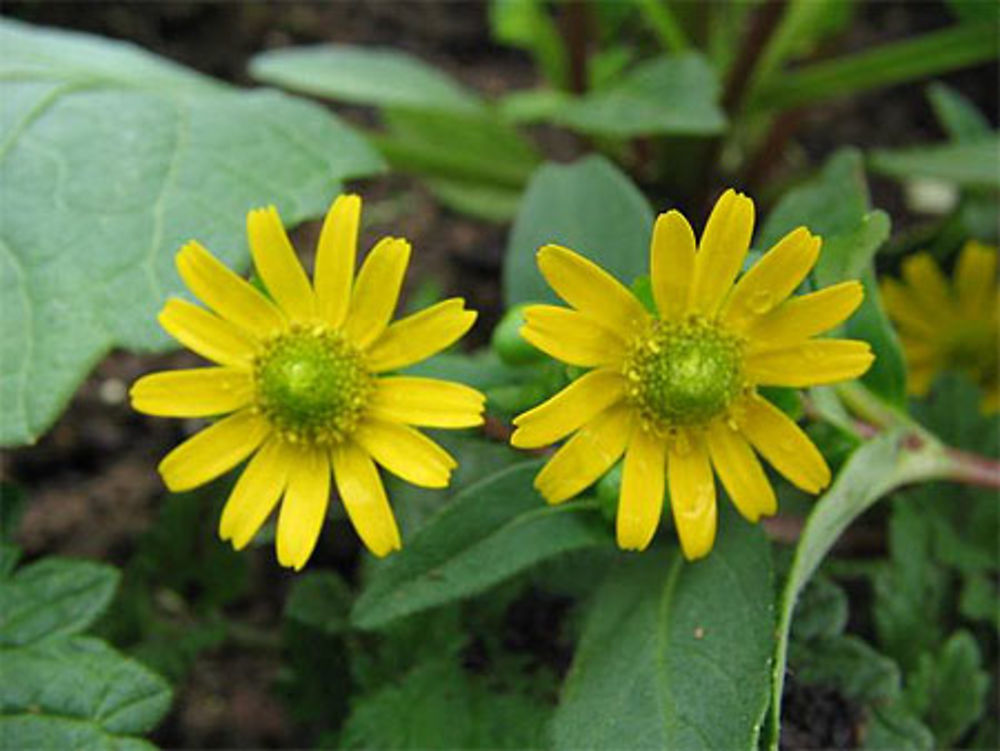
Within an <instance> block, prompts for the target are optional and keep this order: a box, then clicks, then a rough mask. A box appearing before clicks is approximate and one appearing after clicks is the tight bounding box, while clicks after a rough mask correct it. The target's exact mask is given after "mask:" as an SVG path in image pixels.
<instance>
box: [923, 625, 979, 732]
mask: <svg viewBox="0 0 1000 751" xmlns="http://www.w3.org/2000/svg"><path fill="white" fill-rule="evenodd" d="M989 686H990V678H989V674H988V673H987V672H986V671H985V670H983V669H982V655H981V654H980V651H979V645H978V644H977V643H976V640H975V638H973V636H972V634H970V633H969V632H968V631H956V632H955V633H954V634H952V635H951V636H950V637H949V638H948V640H947V641H946V642H945V643H944V644H943V645H942V646H941V649H940V650H939V651H938V652H936V653H933V652H924V653H923V654H921V655H920V660H919V663H918V664H917V667H916V670H915V671H913V672H912V673H911V674H910V675H909V676H908V680H907V686H906V698H907V702H908V704H909V705H910V707H912V708H913V709H914V710H915V711H916V712H918V713H919V714H920V715H922V717H923V718H924V721H925V722H926V723H927V725H928V726H929V727H930V729H931V731H932V732H933V733H934V737H935V739H936V740H937V742H938V744H939V745H940V746H942V747H951V746H952V745H953V744H954V743H955V742H956V741H957V740H958V739H959V738H961V737H962V736H963V735H964V734H965V732H966V731H967V730H968V729H969V728H970V727H972V725H973V723H975V722H976V720H978V719H979V717H980V716H981V715H982V714H983V711H984V709H985V708H986V692H987V691H988V690H989Z"/></svg>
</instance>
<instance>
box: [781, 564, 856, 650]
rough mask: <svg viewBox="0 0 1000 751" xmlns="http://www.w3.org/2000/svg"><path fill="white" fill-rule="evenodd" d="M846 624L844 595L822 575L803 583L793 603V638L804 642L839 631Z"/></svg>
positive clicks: (836, 633)
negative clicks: (799, 593) (800, 593)
mask: <svg viewBox="0 0 1000 751" xmlns="http://www.w3.org/2000/svg"><path fill="white" fill-rule="evenodd" d="M846 625H847V595H846V594H844V590H843V589H841V588H840V587H839V586H838V585H837V584H834V583H833V582H832V581H830V579H828V578H827V577H825V576H817V577H816V578H814V579H813V580H812V581H810V582H809V584H808V585H807V586H806V588H805V590H804V591H803V592H802V595H801V597H799V601H798V602H797V603H796V605H795V619H794V620H793V621H792V641H793V642H795V641H800V642H807V641H811V640H813V639H819V638H822V637H833V636H837V635H838V634H840V633H842V632H843V630H844V626H846Z"/></svg>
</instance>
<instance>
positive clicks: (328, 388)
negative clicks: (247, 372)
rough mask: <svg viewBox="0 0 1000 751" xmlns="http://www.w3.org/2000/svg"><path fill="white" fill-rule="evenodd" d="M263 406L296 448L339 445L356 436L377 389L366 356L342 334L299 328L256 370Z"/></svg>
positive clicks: (268, 351)
mask: <svg viewBox="0 0 1000 751" xmlns="http://www.w3.org/2000/svg"><path fill="white" fill-rule="evenodd" d="M254 378H255V382H256V386H257V406H258V408H259V409H260V410H261V411H262V412H263V413H264V415H265V416H266V417H267V418H268V420H270V422H271V424H272V425H274V427H275V428H276V429H277V430H279V431H280V432H281V433H282V434H284V436H285V438H286V439H287V440H289V441H292V442H307V443H322V444H329V443H338V442H340V441H341V440H343V439H344V438H345V437H346V436H347V435H349V434H350V433H351V431H353V429H354V427H355V425H356V424H357V421H358V418H359V417H360V416H361V413H362V411H363V410H364V407H365V404H366V403H367V401H368V396H369V394H370V392H371V389H372V385H373V383H372V378H371V376H370V375H369V374H368V371H367V370H365V367H364V363H363V362H362V359H361V355H360V353H359V352H358V351H357V350H356V349H355V348H354V347H353V346H352V345H351V344H350V343H348V342H347V341H346V340H345V339H344V338H343V337H342V336H341V335H340V334H338V333H336V332H333V331H328V330H326V329H324V328H321V327H316V328H304V327H293V329H292V330H291V331H290V332H288V333H285V334H281V335H279V336H277V337H275V338H274V339H273V340H271V342H269V343H268V345H267V346H266V348H265V350H264V352H263V353H262V354H261V355H259V356H258V357H257V360H256V362H255V366H254Z"/></svg>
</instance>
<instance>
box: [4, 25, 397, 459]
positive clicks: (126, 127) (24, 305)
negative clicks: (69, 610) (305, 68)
mask: <svg viewBox="0 0 1000 751" xmlns="http://www.w3.org/2000/svg"><path fill="white" fill-rule="evenodd" d="M0 47H2V48H3V50H4V55H3V59H2V60H0V97H2V98H3V101H4V107H3V108H2V119H0V122H2V137H0V203H2V205H3V207H4V223H3V224H4V227H3V230H4V232H3V239H2V242H0V288H2V289H3V290H4V294H3V296H2V302H0V411H2V413H3V415H4V419H3V420H2V421H0V443H3V444H18V443H25V442H30V441H33V440H34V439H35V438H36V437H37V436H38V435H39V434H40V433H41V432H42V431H44V430H45V429H46V428H47V427H48V426H49V425H50V424H51V423H52V421H53V420H54V419H55V418H56V416H57V415H58V413H59V411H60V410H61V408H62V407H63V405H64V404H65V403H66V401H67V400H68V399H69V398H70V396H71V395H72V393H73V391H74V390H75V389H76V387H77V385H78V383H79V382H80V380H81V379H82V378H83V376H84V374H85V373H86V371H87V370H89V369H90V368H91V367H92V366H93V365H94V363H96V362H97V361H98V360H99V359H100V358H101V357H103V356H104V354H105V353H107V352H108V351H109V350H110V349H112V348H113V347H116V346H121V347H126V348H129V349H138V350H150V349H157V348H159V349H163V348H165V347H166V346H167V342H168V340H167V337H166V335H165V334H163V333H162V332H161V331H160V330H159V327H158V325H157V323H156V312H157V310H158V309H159V308H160V306H161V305H162V304H163V302H164V300H165V298H166V297H167V295H169V294H172V293H177V292H180V289H181V286H180V282H179V279H178V276H177V272H176V271H175V269H174V265H173V256H174V251H175V250H176V249H177V248H178V247H179V246H180V245H181V243H183V242H185V241H187V240H189V239H191V238H192V237H197V238H199V239H200V240H202V241H203V242H204V243H205V244H206V245H207V246H208V247H209V248H210V249H212V250H213V251H214V252H216V253H217V254H218V255H219V256H220V257H221V258H222V259H223V260H224V261H226V262H227V263H230V264H234V265H237V266H239V265H242V264H244V263H245V260H246V258H247V255H248V254H247V252H246V249H245V246H244V241H243V239H242V238H243V233H244V222H245V215H246V212H247V210H248V209H250V208H253V207H254V206H260V205H263V204H267V203H275V204H277V206H278V207H279V209H280V210H281V211H282V212H283V216H284V218H285V220H286V222H288V223H289V224H295V223H297V222H300V221H302V220H303V219H305V218H307V217H312V216H317V215H318V214H320V213H321V212H322V211H323V210H324V209H325V207H326V206H327V205H329V202H330V200H331V198H332V197H333V195H334V194H335V193H336V192H337V191H338V190H339V188H340V184H341V180H343V179H344V178H347V177H350V176H357V175H364V174H368V173H371V172H374V171H376V170H378V169H380V167H381V164H380V160H379V158H378V156H377V155H376V154H375V153H374V152H373V151H372V150H371V149H370V147H368V146H367V145H366V144H365V143H364V141H362V140H361V139H360V138H359V137H358V136H357V135H355V134H354V133H353V132H352V131H351V130H349V129H348V128H347V127H346V126H345V125H343V124H341V123H340V121H339V120H337V119H336V118H335V117H334V116H333V115H332V114H330V113H329V112H327V111H325V110H324V109H323V108H322V107H319V106H317V105H314V104H311V103H308V102H304V101H301V100H297V99H294V98H291V97H288V96H286V95H283V94H280V93H278V92H274V91H267V90H261V91H252V92H242V91H240V90H238V89H234V88H232V87H229V86H225V85H222V84H220V83H216V82H214V81H212V80H211V79H207V78H205V77H203V76H200V75H197V74H195V73H192V72H190V71H186V70H184V69H183V68H180V67H179V66H177V65H174V64H172V63H169V62H167V61H164V60H161V59H160V58H157V57H155V56H153V55H150V54H148V53H146V52H144V51H142V50H140V49H137V48H135V47H133V46H132V45H129V44H124V43H121V42H113V41H109V40H99V39H96V38H94V37H90V36H86V35H81V34H76V33H71V32H63V31H50V30H44V29H37V28H33V27H31V26H27V25H25V24H21V23H17V22H14V21H8V20H4V21H2V22H0Z"/></svg>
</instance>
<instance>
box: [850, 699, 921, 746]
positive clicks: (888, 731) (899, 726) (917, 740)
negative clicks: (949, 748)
mask: <svg viewBox="0 0 1000 751" xmlns="http://www.w3.org/2000/svg"><path fill="white" fill-rule="evenodd" d="M870 713H871V717H870V718H869V721H868V727H867V728H866V732H865V737H864V742H863V743H862V747H863V748H867V749H878V751H931V749H933V748H935V744H934V736H933V734H931V731H930V730H928V729H927V726H926V725H924V724H923V723H922V722H921V721H920V718H918V717H917V716H916V715H915V714H914V713H913V710H911V709H910V708H909V707H907V706H906V704H905V703H904V702H902V701H895V702H892V703H889V704H874V705H872V707H871V708H870Z"/></svg>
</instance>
